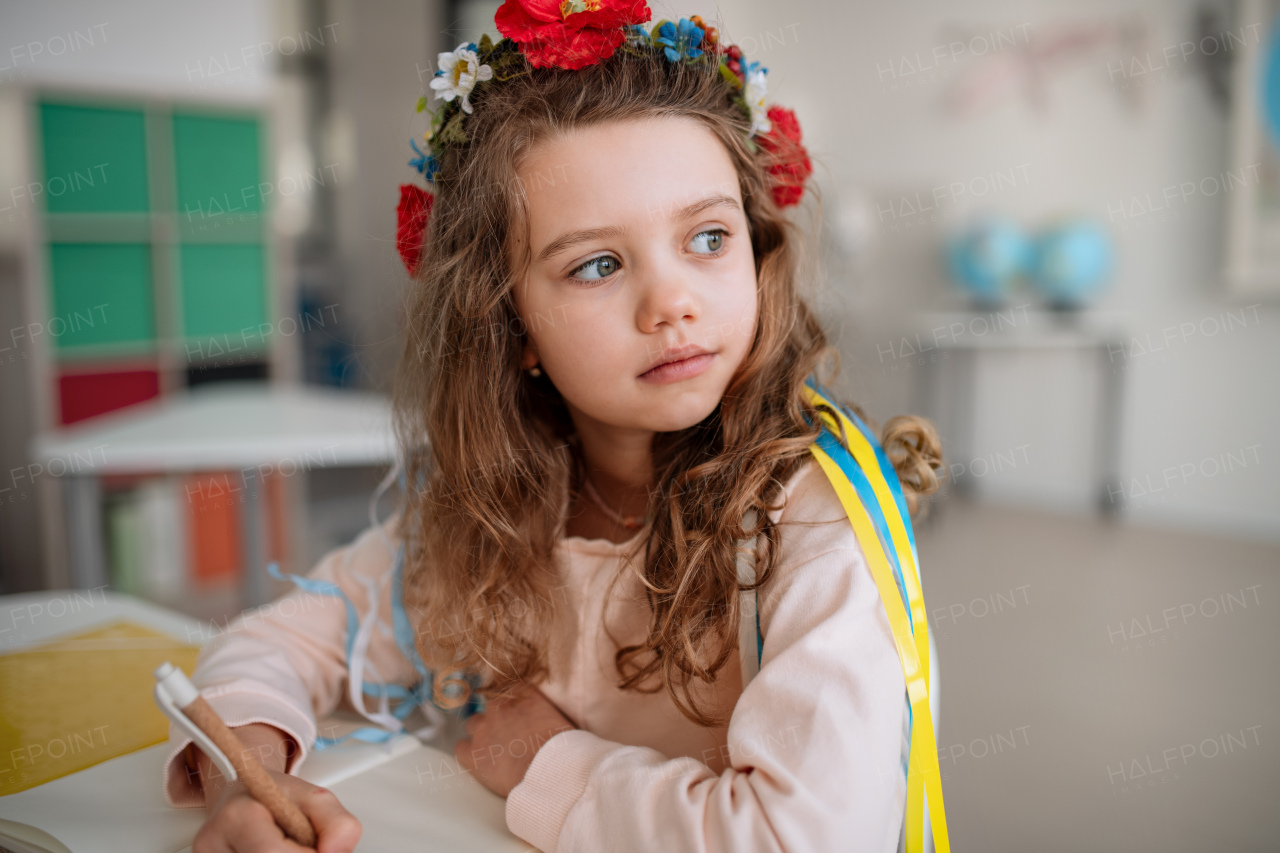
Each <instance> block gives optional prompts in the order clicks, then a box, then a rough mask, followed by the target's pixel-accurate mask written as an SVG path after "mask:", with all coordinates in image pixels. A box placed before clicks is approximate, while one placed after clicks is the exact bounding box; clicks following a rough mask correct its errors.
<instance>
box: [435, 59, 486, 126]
mask: <svg viewBox="0 0 1280 853" xmlns="http://www.w3.org/2000/svg"><path fill="white" fill-rule="evenodd" d="M491 79H493V69H492V68H490V67H489V66H488V65H480V64H479V59H478V58H477V57H476V50H475V45H474V44H472V43H469V42H463V43H462V44H460V45H458V48H457V50H454V51H451V52H448V53H442V54H440V70H439V71H437V72H436V73H435V77H434V78H432V80H431V88H432V89H435V90H436V97H437V98H444V99H445V100H446V101H452V100H453V99H454V98H456V97H461V98H462V111H463V112H465V113H467V114H468V115H470V114H471V98H470V95H471V90H472V89H474V88H475V87H476V83H479V82H480V81H481V80H491Z"/></svg>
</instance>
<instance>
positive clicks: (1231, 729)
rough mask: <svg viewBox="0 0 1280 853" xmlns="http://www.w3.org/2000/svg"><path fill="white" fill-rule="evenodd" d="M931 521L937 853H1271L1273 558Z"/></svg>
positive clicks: (1017, 511) (973, 514) (1279, 818)
mask: <svg viewBox="0 0 1280 853" xmlns="http://www.w3.org/2000/svg"><path fill="white" fill-rule="evenodd" d="M932 511H933V512H934V513H935V514H934V515H932V517H930V518H927V519H925V520H924V521H922V522H918V523H917V537H918V541H917V545H918V550H919V553H920V564H921V566H922V583H923V585H924V593H925V603H926V605H927V607H928V609H929V613H930V619H931V623H932V625H933V628H934V631H935V636H936V640H937V643H938V656H939V669H940V671H941V677H942V682H941V685H940V694H939V697H940V700H941V703H942V709H941V714H940V718H941V719H940V730H939V733H938V748H939V752H940V754H941V759H940V761H941V768H942V772H943V790H944V795H945V797H946V807H947V816H948V824H949V828H950V832H951V839H952V844H953V845H954V849H956V850H975V851H976V850H981V851H990V852H991V853H998V851H1019V853H1022V851H1028V850H1035V851H1059V850H1061V851H1072V853H1075V851H1109V850H1123V851H1132V852H1134V853H1136V851H1148V850H1150V851H1157V850H1158V851H1162V853H1174V851H1188V852H1189V853H1190V851H1196V853H1200V851H1207V850H1213V851H1245V850H1259V851H1261V850H1276V849H1280V848H1278V845H1280V842H1278V841H1277V838H1280V809H1277V808H1276V801H1277V797H1278V796H1280V675H1277V672H1278V671H1280V670H1278V668H1277V665H1276V659H1275V658H1276V652H1277V650H1280V618H1278V617H1280V584H1278V583H1277V581H1278V580H1280V577H1278V575H1280V545H1269V544H1264V543H1256V542H1255V543H1250V542H1242V541H1237V540H1234V539H1228V538H1217V537H1210V536H1204V535H1199V534H1194V533H1187V532H1182V531H1177V530H1167V529H1156V528H1144V527H1137V526H1132V525H1129V524H1127V523H1120V524H1107V523H1106V522H1104V521H1101V520H1093V519H1089V518H1084V517H1071V516H1066V515H1056V514H1049V513H1045V512H1039V511H1033V510H1027V509H1022V508H1014V507H1007V506H995V505H990V504H981V503H975V502H969V501H964V500H962V499H959V498H950V499H948V500H945V501H939V502H937V503H935V504H934V506H933V508H932Z"/></svg>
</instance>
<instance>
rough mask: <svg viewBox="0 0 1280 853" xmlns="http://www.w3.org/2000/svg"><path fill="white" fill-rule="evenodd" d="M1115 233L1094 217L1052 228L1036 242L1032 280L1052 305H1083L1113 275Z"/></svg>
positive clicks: (1065, 306)
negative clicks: (1093, 218)
mask: <svg viewBox="0 0 1280 853" xmlns="http://www.w3.org/2000/svg"><path fill="white" fill-rule="evenodd" d="M1113 256H1114V252H1113V250H1112V245H1111V235H1110V234H1109V233H1108V232H1107V229H1106V228H1105V227H1103V226H1102V225H1101V224H1100V223H1098V222H1096V221H1094V220H1074V221H1069V222H1066V223H1063V224H1061V225H1058V226H1055V227H1053V228H1050V229H1049V230H1047V231H1045V232H1043V233H1042V234H1041V235H1040V239H1039V240H1038V241H1037V242H1036V248H1035V259H1034V261H1033V264H1032V273H1031V283H1032V284H1033V285H1034V286H1035V288H1036V289H1037V290H1038V291H1039V292H1040V293H1041V294H1042V295H1043V296H1044V297H1045V299H1046V300H1047V301H1048V303H1049V305H1050V307H1052V308H1058V309H1074V308H1080V307H1082V306H1083V305H1084V304H1085V303H1086V302H1088V301H1089V300H1090V299H1091V298H1092V297H1093V296H1095V295H1096V294H1097V292H1098V291H1099V290H1100V289H1101V287H1102V285H1103V284H1104V283H1105V282H1106V281H1107V279H1108V278H1110V276H1111V271H1112V265H1113Z"/></svg>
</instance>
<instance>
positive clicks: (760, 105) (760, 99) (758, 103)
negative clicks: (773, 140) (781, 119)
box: [743, 62, 773, 136]
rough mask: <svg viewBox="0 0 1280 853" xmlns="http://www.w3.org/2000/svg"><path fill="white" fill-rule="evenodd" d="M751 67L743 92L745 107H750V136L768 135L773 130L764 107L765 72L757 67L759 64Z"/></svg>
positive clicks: (766, 109) (766, 85)
mask: <svg viewBox="0 0 1280 853" xmlns="http://www.w3.org/2000/svg"><path fill="white" fill-rule="evenodd" d="M751 65H752V66H756V67H752V68H751V69H750V70H749V71H748V72H747V75H746V77H747V79H746V88H745V90H744V91H743V97H744V98H745V99H746V101H747V105H748V106H749V107H751V135H752V136H755V135H756V134H758V133H768V132H769V131H770V130H772V129H773V122H771V121H769V116H768V108H767V107H766V106H765V105H764V99H765V93H766V91H767V89H768V83H767V82H766V81H765V76H764V74H765V72H764V69H763V68H760V67H758V66H759V63H757V62H753V63H751Z"/></svg>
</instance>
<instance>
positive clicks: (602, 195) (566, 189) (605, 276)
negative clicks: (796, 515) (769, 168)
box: [514, 117, 756, 432]
mask: <svg viewBox="0 0 1280 853" xmlns="http://www.w3.org/2000/svg"><path fill="white" fill-rule="evenodd" d="M520 177H521V179H522V180H523V182H524V186H525V190H526V192H527V195H528V205H529V240H530V258H531V261H530V264H531V265H530V268H529V270H528V273H527V274H526V276H525V278H524V280H523V282H521V283H520V284H519V285H518V286H517V287H516V290H515V294H514V296H515V301H516V307H517V310H518V312H519V314H520V317H521V319H522V320H523V321H524V324H525V329H526V330H527V333H528V343H527V345H526V347H525V351H524V354H523V366H524V367H526V368H527V367H531V366H533V365H534V364H538V365H539V366H540V367H541V368H542V370H544V371H545V372H546V374H547V376H548V377H549V378H550V380H551V382H552V383H553V384H554V385H555V387H556V389H557V390H558V391H559V392H560V394H561V396H563V398H564V400H565V403H566V404H567V405H568V408H569V411H570V413H571V414H572V415H573V418H574V421H575V423H576V424H577V425H578V427H579V429H582V428H583V426H584V419H585V422H591V423H593V424H594V425H597V426H600V427H604V428H606V429H608V428H613V429H615V430H616V429H623V430H647V431H652V432H667V431H673V430H680V429H684V428H686V427H689V426H693V425H694V424H696V423H698V422H699V421H701V420H702V419H703V418H705V417H706V416H707V415H709V414H711V412H712V411H714V409H715V407H716V404H717V403H719V402H720V398H721V397H722V396H723V394H724V390H725V388H726V387H727V386H728V384H729V380H730V378H731V377H732V376H733V374H734V371H735V370H736V369H737V367H738V365H739V364H740V363H741V361H742V359H743V357H744V356H745V355H746V353H747V350H748V349H749V348H750V345H751V340H752V337H753V335H754V334H755V325H756V270H755V261H754V258H753V256H752V252H751V239H750V236H749V235H748V233H747V219H746V214H745V213H744V212H743V207H742V198H741V193H740V192H739V190H738V174H737V171H736V170H735V169H734V167H733V163H732V161H731V160H730V159H729V154H728V152H727V151H725V149H724V147H723V145H722V144H721V143H720V141H719V140H718V139H717V138H716V137H715V136H714V135H713V134H712V133H711V132H710V131H709V130H708V129H707V128H706V127H704V126H703V125H702V124H700V123H699V122H698V121H697V120H695V119H690V118H684V117H662V118H654V119H646V120H636V121H626V122H616V123H611V124H607V125H597V126H594V127H588V128H580V129H575V130H573V131H571V132H569V133H568V134H567V136H565V137H564V138H562V139H559V140H552V141H548V142H545V143H543V144H541V145H540V146H538V147H536V148H535V149H533V151H532V152H531V153H530V155H529V156H528V157H527V159H526V161H525V162H524V164H523V168H522V170H521V171H520ZM672 359H677V361H675V362H674V363H670V364H667V365H666V366H665V367H664V366H661V365H662V364H663V363H664V362H670V361H671V360H672Z"/></svg>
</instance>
